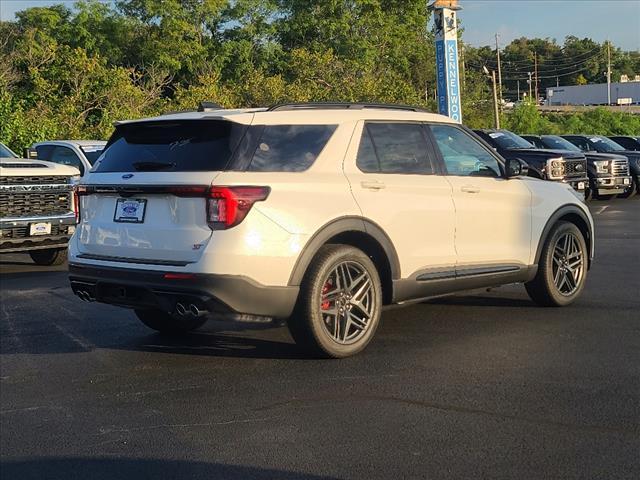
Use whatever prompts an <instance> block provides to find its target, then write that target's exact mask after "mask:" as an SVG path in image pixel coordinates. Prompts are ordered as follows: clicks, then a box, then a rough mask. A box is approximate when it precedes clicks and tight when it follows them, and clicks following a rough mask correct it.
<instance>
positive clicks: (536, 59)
mask: <svg viewBox="0 0 640 480" xmlns="http://www.w3.org/2000/svg"><path fill="white" fill-rule="evenodd" d="M533 63H534V68H535V73H536V86H535V91H536V101H535V104H534V105H537V104H538V53H537V52H533Z"/></svg>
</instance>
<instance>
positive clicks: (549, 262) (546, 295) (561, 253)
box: [525, 222, 589, 307]
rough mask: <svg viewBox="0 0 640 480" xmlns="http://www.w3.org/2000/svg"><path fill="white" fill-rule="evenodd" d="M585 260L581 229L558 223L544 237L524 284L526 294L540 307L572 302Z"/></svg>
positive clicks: (580, 286)
mask: <svg viewBox="0 0 640 480" xmlns="http://www.w3.org/2000/svg"><path fill="white" fill-rule="evenodd" d="M588 261H589V252H588V250H587V243H586V242H585V240H584V237H583V236H582V232H581V231H580V230H579V229H578V227H576V226H575V225H574V224H573V223H569V222H558V223H557V224H556V225H555V226H554V227H553V229H552V230H551V232H550V234H549V236H548V237H547V239H546V240H545V243H544V246H543V248H542V254H541V255H540V262H539V264H538V272H537V274H536V276H535V278H534V279H533V280H531V281H530V282H527V283H525V288H526V290H527V293H528V294H529V296H530V297H531V299H532V300H533V301H534V302H536V303H537V304H538V305H541V306H544V307H563V306H566V305H569V304H571V303H573V302H574V301H575V300H576V299H577V298H578V297H579V296H580V294H581V293H582V290H583V289H584V285H585V282H586V279H587V265H588ZM563 268H565V270H563ZM566 268H568V270H566ZM565 272H566V273H565ZM556 279H557V280H556Z"/></svg>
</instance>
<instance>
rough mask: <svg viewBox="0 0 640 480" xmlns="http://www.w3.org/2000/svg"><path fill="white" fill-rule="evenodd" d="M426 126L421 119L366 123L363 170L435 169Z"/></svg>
mask: <svg viewBox="0 0 640 480" xmlns="http://www.w3.org/2000/svg"><path fill="white" fill-rule="evenodd" d="M423 128H424V127H423V126H422V125H421V124H418V123H374V122H371V123H366V124H365V128H364V131H363V136H362V139H361V142H360V149H359V151H358V158H357V161H356V163H357V165H358V168H360V170H362V171H363V172H380V173H400V174H423V175H424V174H431V173H434V169H433V165H432V162H431V160H430V158H429V154H428V152H429V147H428V145H427V141H426V139H425V136H424V132H423ZM376 162H377V166H376Z"/></svg>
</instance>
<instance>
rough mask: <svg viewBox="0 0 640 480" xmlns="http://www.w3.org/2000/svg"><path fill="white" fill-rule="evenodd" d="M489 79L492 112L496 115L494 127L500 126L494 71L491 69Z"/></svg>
mask: <svg viewBox="0 0 640 480" xmlns="http://www.w3.org/2000/svg"><path fill="white" fill-rule="evenodd" d="M491 80H492V81H493V114H494V115H495V117H496V129H499V128H500V110H499V109H498V88H497V86H496V71H495V70H491Z"/></svg>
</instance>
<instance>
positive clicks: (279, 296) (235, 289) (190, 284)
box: [69, 263, 299, 318]
mask: <svg viewBox="0 0 640 480" xmlns="http://www.w3.org/2000/svg"><path fill="white" fill-rule="evenodd" d="M167 273H172V272H167ZM180 275H181V274H178V275H176V276H178V277H179V276H180ZM184 275H185V277H184V278H165V272H162V271H152V270H138V269H132V268H110V267H94V266H90V265H86V264H78V263H70V264H69V281H70V282H71V288H72V289H73V291H74V293H75V294H76V295H78V296H79V297H80V298H82V299H83V300H92V301H98V302H102V303H108V304H111V305H118V306H121V307H127V308H158V309H161V310H163V311H166V312H169V313H172V312H174V311H175V309H176V304H177V303H178V302H180V303H194V304H196V305H197V306H198V308H201V309H205V310H208V311H211V312H233V313H239V314H247V315H256V316H264V317H273V318H287V317H289V316H290V315H291V313H292V312H293V308H294V306H295V303H296V300H297V298H298V291H299V288H298V287H273V286H265V285H261V284H259V283H257V282H255V281H253V280H251V279H250V278H248V277H243V276H235V275H211V274H184Z"/></svg>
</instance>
